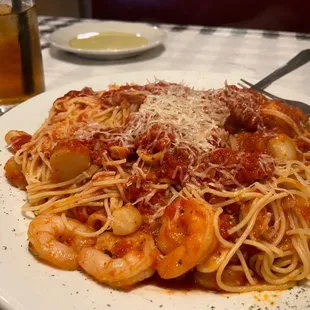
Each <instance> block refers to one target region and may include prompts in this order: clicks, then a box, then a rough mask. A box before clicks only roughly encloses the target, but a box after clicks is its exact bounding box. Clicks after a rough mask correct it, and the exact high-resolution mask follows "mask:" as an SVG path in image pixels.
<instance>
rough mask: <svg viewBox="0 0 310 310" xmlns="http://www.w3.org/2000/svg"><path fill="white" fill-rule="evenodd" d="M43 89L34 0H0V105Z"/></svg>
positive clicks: (18, 101)
mask: <svg viewBox="0 0 310 310" xmlns="http://www.w3.org/2000/svg"><path fill="white" fill-rule="evenodd" d="M44 90H45V86H44V74H43V64H42V55H41V47H40V39H39V31H38V23H37V15H36V7H35V3H34V1H33V0H0V108H1V110H2V111H3V109H4V110H5V107H8V106H12V105H16V104H18V103H21V102H23V101H25V100H26V99H28V98H30V97H32V96H35V95H37V94H39V93H41V92H43V91H44Z"/></svg>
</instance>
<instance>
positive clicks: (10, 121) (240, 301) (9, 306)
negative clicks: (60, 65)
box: [0, 71, 310, 310]
mask: <svg viewBox="0 0 310 310" xmlns="http://www.w3.org/2000/svg"><path fill="white" fill-rule="evenodd" d="M240 76H244V74H242V73H240V74H238V73H235V74H233V75H232V76H225V75H224V74H221V73H220V74H213V73H198V72H193V71H158V72H154V71H148V72H147V71H146V72H142V71H140V72H130V73H121V74H116V75H111V76H109V77H94V78H90V79H87V80H84V81H79V82H74V83H71V84H68V85H65V86H62V87H60V88H57V89H54V90H51V91H48V92H46V93H43V94H41V95H39V96H36V97H34V98H32V99H30V100H28V101H27V102H25V103H24V104H21V105H20V106H18V107H16V108H14V109H13V110H11V111H10V112H8V113H7V114H5V115H4V116H2V117H1V122H0V132H1V133H5V131H6V130H8V129H15V128H16V126H19V128H16V129H27V128H30V127H37V124H33V126H32V125H31V124H30V123H29V122H27V123H25V124H23V123H22V122H21V120H22V119H24V117H25V116H27V115H28V116H30V117H31V115H32V114H33V112H32V111H31V108H32V107H33V108H35V109H33V110H35V111H36V112H37V113H43V112H44V113H46V112H47V108H48V107H50V106H51V104H52V101H53V100H54V99H56V97H57V96H61V95H63V94H64V93H65V92H67V91H68V90H71V89H81V88H82V87H83V86H93V87H94V86H98V85H103V86H102V87H101V88H104V87H105V86H106V85H107V84H109V83H114V82H116V83H117V82H119V83H124V81H127V82H131V81H134V82H135V81H136V82H139V83H141V81H144V82H147V80H152V79H153V78H154V77H157V78H161V79H167V80H169V81H174V82H181V81H184V82H185V83H186V82H187V83H189V85H191V83H193V82H194V81H197V83H198V81H200V82H202V83H206V85H205V87H206V88H209V87H208V85H207V84H209V85H215V84H216V83H219V79H220V80H221V85H218V87H221V86H223V85H224V81H225V80H227V81H228V83H236V82H237V81H238V79H239V77H240ZM181 77H182V80H180V79H181ZM188 81H190V82H188ZM192 86H195V85H192ZM212 87H214V86H212ZM96 88H97V87H96ZM274 90H275V92H276V93H277V94H282V95H283V96H289V95H291V96H294V99H299V100H303V101H307V100H308V102H310V98H309V97H308V96H305V95H302V94H299V93H297V92H294V91H291V90H287V89H285V88H282V87H274ZM45 116H46V114H44V115H43V114H42V115H41V116H36V115H34V118H35V121H34V123H37V122H38V120H39V119H40V122H41V121H43V118H44V117H45ZM17 124H19V125H17ZM3 147H4V142H3V140H2V141H0V150H1V152H0V163H2V164H3V161H5V160H6V159H7V158H8V156H9V153H8V152H7V151H6V150H4V149H3ZM0 177H1V178H2V179H0V200H1V199H3V202H4V206H5V207H8V208H9V206H8V204H9V203H14V204H15V205H14V206H16V207H17V208H18V207H20V203H21V199H22V197H23V195H21V193H20V192H19V191H18V190H15V189H11V187H9V186H8V185H7V183H6V182H5V181H4V179H3V172H2V169H1V171H0ZM9 189H10V190H9ZM1 191H2V193H1ZM11 193H13V196H14V198H12V197H11V196H10V195H11ZM1 195H4V196H2V197H1ZM16 200H17V201H16ZM6 203H7V204H6ZM1 211H2V212H1ZM1 211H0V223H1V225H0V251H1V250H3V249H1V247H2V246H3V242H4V241H5V242H7V241H12V242H13V243H14V241H16V240H17V239H18V238H24V239H25V235H23V236H18V234H17V235H16V234H15V233H14V234H11V231H9V230H8V229H6V230H4V227H6V228H7V227H9V226H10V223H11V222H12V223H13V222H14V223H13V225H20V224H18V223H17V222H16V220H17V218H16V216H17V217H18V219H20V220H22V216H21V213H20V209H16V210H13V213H12V216H11V217H9V218H8V217H7V216H6V215H5V214H4V211H3V210H1ZM19 223H20V222H19ZM22 227H23V226H22ZM1 229H2V230H1ZM14 229H15V228H14ZM17 230H18V233H22V232H21V231H20V230H21V227H19V226H18V229H17ZM4 237H5V240H4ZM7 238H8V239H7ZM19 241H20V240H19ZM16 242H17V241H16ZM16 242H15V243H16ZM17 243H18V242H17ZM14 250H16V249H14ZM21 251H23V252H22V253H23V255H25V256H23V259H25V260H26V261H32V263H33V266H31V267H29V268H30V270H31V272H30V275H31V276H33V273H35V274H36V276H37V278H36V277H34V278H33V279H31V283H29V282H28V281H29V280H28V279H27V275H28V276H29V269H28V273H26V275H20V277H21V278H20V277H19V278H18V279H16V278H15V280H16V281H17V280H19V281H20V280H21V279H23V281H26V282H24V286H23V287H24V290H25V291H26V292H25V294H24V295H25V297H26V298H27V296H28V297H29V298H31V296H32V295H31V294H33V295H34V296H36V297H40V296H41V294H43V295H44V294H48V292H50V288H53V289H55V288H54V287H53V285H54V284H53V283H54V282H52V281H54V280H50V281H48V279H46V277H48V276H50V277H51V276H52V274H56V277H55V278H50V279H55V280H57V281H63V279H67V280H68V279H69V283H70V285H71V286H73V287H74V285H75V282H77V284H80V283H81V281H80V279H81V278H83V276H82V275H81V274H80V273H79V272H74V273H71V274H70V275H69V274H68V272H64V271H58V270H54V269H53V268H51V267H49V266H46V265H43V264H39V263H37V262H36V261H35V260H34V259H33V257H32V256H31V255H30V254H29V253H28V251H27V250H26V249H23V250H21ZM4 253H5V252H0V271H1V272H2V273H3V274H4V273H5V272H9V271H13V272H14V270H13V267H14V266H15V267H14V268H17V267H16V265H14V263H16V261H17V262H19V263H21V260H19V259H18V257H16V255H15V256H13V255H11V256H10V257H9V258H10V260H9V261H7V264H6V265H4V264H3V261H4V260H3V258H1V255H2V254H4ZM12 253H13V252H12ZM5 254H7V253H5ZM8 262H9V263H8ZM6 269H7V270H6ZM26 271H27V270H26ZM1 272H0V274H1ZM39 272H41V273H42V274H39V275H38V273H39ZM11 276H12V275H11ZM25 277H26V278H25ZM38 279H39V281H41V282H42V284H46V283H52V284H51V286H50V287H47V288H46V287H44V285H42V286H41V287H40V289H41V290H42V292H41V291H40V292H36V291H33V292H32V291H31V289H32V287H29V288H27V284H28V285H29V284H30V285H33V287H36V286H35V285H36V283H35V281H34V280H38ZM13 280H14V279H13ZM9 281H11V279H7V278H5V276H3V277H1V276H0V309H2V307H3V309H5V310H19V309H21V310H30V309H31V310H36V309H42V308H43V304H42V302H43V301H42V300H41V302H40V301H39V302H40V304H36V303H32V304H31V307H29V304H27V303H25V302H23V299H22V297H21V296H23V294H21V293H20V292H15V293H12V288H11V284H10V289H6V287H7V286H6V285H7V282H9ZM41 282H40V283H41ZM57 283H58V282H57ZM82 283H83V282H82ZM17 284H18V283H17ZM39 286H40V285H39ZM87 287H90V288H91V289H92V290H94V291H95V293H97V294H98V295H96V296H94V297H92V298H94V299H95V300H96V305H97V306H99V305H100V302H101V299H102V297H103V296H104V297H105V298H107V299H108V300H109V297H111V296H113V295H117V298H116V299H115V300H112V299H111V301H109V302H110V303H111V304H115V308H114V307H109V309H119V308H118V306H119V305H120V304H122V306H126V307H127V308H128V309H140V308H141V309H142V308H145V307H148V308H149V309H150V310H153V309H158V307H159V306H160V305H161V304H163V309H165V308H167V307H168V308H174V307H178V308H179V309H180V310H183V309H184V310H185V309H231V308H230V306H231V305H234V308H235V307H238V308H239V309H240V310H245V309H248V308H249V307H248V304H249V303H248V300H249V299H251V304H254V303H255V300H256V299H257V298H262V300H263V298H264V297H262V296H263V295H261V294H259V293H248V294H242V295H239V296H238V295H234V296H232V297H229V298H230V299H226V297H225V296H226V295H223V296H218V295H217V294H213V293H206V292H190V293H189V294H187V295H184V293H175V294H174V295H172V297H173V298H171V297H169V296H168V297H167V295H166V294H165V293H163V292H162V291H161V290H157V289H152V288H150V289H149V288H147V287H146V288H145V289H144V288H142V289H141V290H140V289H138V290H137V292H136V291H134V292H133V293H130V294H128V293H122V292H114V291H112V290H110V289H107V288H104V287H101V286H99V285H97V284H96V283H95V282H94V281H92V280H88V281H87ZM63 289H64V288H63ZM303 289H304V288H303ZM57 290H59V289H58V288H56V291H57ZM99 292H100V295H99ZM111 292H112V293H111ZM307 292H308V293H309V288H308V287H307V286H306V293H305V294H304V295H302V294H303V292H301V291H300V287H297V288H294V289H293V290H291V291H285V292H283V293H279V295H278V297H277V298H276V301H277V302H279V303H276V304H275V306H273V305H271V304H267V307H266V308H268V309H279V308H276V307H277V306H278V305H282V306H285V305H286V304H285V303H287V302H290V303H291V304H290V305H292V306H294V307H296V306H298V308H299V309H307V308H308V307H309V306H310V304H309V302H308V298H307V296H308V294H307ZM296 293H299V294H300V295H299V299H298V300H294V295H295V294H296ZM50 294H52V293H51V292H50ZM59 294H60V292H59ZM17 295H18V297H17ZM81 295H82V294H79V295H78V294H77V296H79V297H80V296H81ZM71 296H72V295H71ZM83 296H84V295H83ZM257 296H258V297H257ZM292 296H293V297H292ZM43 297H44V296H43ZM84 297H85V296H84ZM98 297H99V300H98ZM70 298H71V297H70V296H68V300H63V299H62V298H61V297H60V298H59V300H57V303H58V308H59V309H66V310H69V309H85V308H86V306H87V307H90V306H92V304H91V301H90V300H88V301H89V303H88V301H84V303H83V301H81V300H80V299H79V298H77V297H76V299H74V301H71V303H70V301H69V300H70ZM270 298H271V297H270ZM151 299H152V301H151ZM49 301H50V300H48V299H47V301H46V303H44V308H45V309H46V310H51V309H54V305H49ZM202 301H203V303H202ZM63 302H64V303H66V302H69V304H64V303H63ZM117 302H118V303H117ZM256 302H257V301H256ZM262 302H263V301H262ZM206 304H208V307H209V308H206ZM104 305H105V304H104ZM213 306H214V307H215V308H212V307H213ZM259 306H260V307H261V308H264V307H265V306H266V304H264V303H263V304H259ZM285 308H286V307H285ZM90 309H91V308H90ZM97 309H98V307H97ZM251 309H253V310H256V309H258V308H255V307H254V308H251Z"/></svg>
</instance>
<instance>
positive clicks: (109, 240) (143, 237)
mask: <svg viewBox="0 0 310 310" xmlns="http://www.w3.org/2000/svg"><path fill="white" fill-rule="evenodd" d="M157 255H158V250H157V249H156V247H155V243H154V240H153V238H152V237H151V236H150V235H147V234H146V233H144V232H141V231H138V232H135V233H134V234H131V235H128V236H115V235H114V234H113V233H110V232H106V233H104V234H103V235H101V236H100V237H99V238H98V240H97V243H96V246H95V247H87V248H86V247H85V248H83V249H82V250H81V252H80V253H79V256H78V262H79V264H80V266H81V267H82V268H83V269H84V270H85V271H86V272H87V273H88V274H90V275H92V276H93V277H94V278H96V279H97V280H98V281H100V282H103V283H105V284H108V285H110V286H111V287H119V288H125V287H128V286H130V285H133V284H135V283H138V282H141V281H143V280H144V279H147V278H149V277H151V276H152V275H153V273H154V272H155V268H154V265H155V262H156V259H157Z"/></svg>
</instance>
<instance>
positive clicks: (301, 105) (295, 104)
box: [237, 79, 310, 116]
mask: <svg viewBox="0 0 310 310" xmlns="http://www.w3.org/2000/svg"><path fill="white" fill-rule="evenodd" d="M240 80H241V81H242V82H243V83H244V84H246V85H247V86H250V88H252V89H254V90H256V91H258V92H259V93H262V94H263V95H265V96H266V97H269V98H271V99H278V100H280V101H284V102H285V103H287V104H289V105H292V106H293V107H297V108H299V109H300V110H302V111H303V112H304V113H305V114H307V115H309V116H310V106H309V105H308V104H306V103H304V102H301V101H297V100H291V99H286V98H282V97H279V96H276V95H273V94H271V93H269V92H267V91H265V90H263V89H261V88H259V87H257V86H256V85H254V84H252V83H250V82H248V81H246V80H244V79H240ZM237 84H238V85H239V86H241V87H242V88H246V86H244V85H243V84H241V83H237ZM309 103H310V102H309Z"/></svg>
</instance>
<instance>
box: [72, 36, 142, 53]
mask: <svg viewBox="0 0 310 310" xmlns="http://www.w3.org/2000/svg"><path fill="white" fill-rule="evenodd" d="M147 43H148V40H147V39H146V38H145V37H143V36H141V35H140V34H139V33H135V34H133V33H127V32H101V33H99V32H87V33H83V34H79V35H78V36H77V37H75V38H74V39H72V40H71V41H70V42H69V44H70V46H71V47H73V48H80V49H91V50H123V49H129V48H136V47H141V46H144V45H146V44H147Z"/></svg>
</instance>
